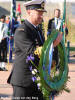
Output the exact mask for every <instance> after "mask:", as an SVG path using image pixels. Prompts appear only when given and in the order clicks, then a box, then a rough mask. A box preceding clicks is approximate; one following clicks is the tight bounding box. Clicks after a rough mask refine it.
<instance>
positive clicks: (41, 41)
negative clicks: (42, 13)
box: [36, 27, 43, 44]
mask: <svg viewBox="0 0 75 100" xmlns="http://www.w3.org/2000/svg"><path fill="white" fill-rule="evenodd" d="M36 29H37V31H38V35H39V37H40V40H41V43H42V44H43V40H42V37H41V35H40V32H39V30H38V27H36Z"/></svg>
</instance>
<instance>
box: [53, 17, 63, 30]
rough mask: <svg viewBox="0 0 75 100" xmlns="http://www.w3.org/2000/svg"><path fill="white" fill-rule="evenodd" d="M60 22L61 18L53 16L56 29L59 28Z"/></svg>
mask: <svg viewBox="0 0 75 100" xmlns="http://www.w3.org/2000/svg"><path fill="white" fill-rule="evenodd" d="M57 20H58V24H57ZM61 22H62V20H61V18H56V17H55V28H56V29H57V30H59V29H60V26H61Z"/></svg>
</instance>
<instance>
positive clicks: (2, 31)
mask: <svg viewBox="0 0 75 100" xmlns="http://www.w3.org/2000/svg"><path fill="white" fill-rule="evenodd" d="M3 24H4V27H3V29H2V25H3ZM7 36H8V26H7V24H6V23H2V22H0V42H1V41H2V39H3V38H6V37H7Z"/></svg>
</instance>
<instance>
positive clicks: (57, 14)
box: [54, 10, 60, 18]
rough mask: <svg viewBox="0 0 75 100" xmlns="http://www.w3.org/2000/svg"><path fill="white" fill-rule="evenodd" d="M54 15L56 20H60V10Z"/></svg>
mask: <svg viewBox="0 0 75 100" xmlns="http://www.w3.org/2000/svg"><path fill="white" fill-rule="evenodd" d="M54 14H55V17H56V18H59V17H60V11H59V10H55V13H54Z"/></svg>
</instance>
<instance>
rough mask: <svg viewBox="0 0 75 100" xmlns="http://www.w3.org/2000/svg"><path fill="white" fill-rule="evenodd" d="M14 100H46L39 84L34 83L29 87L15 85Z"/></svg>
mask: <svg viewBox="0 0 75 100" xmlns="http://www.w3.org/2000/svg"><path fill="white" fill-rule="evenodd" d="M12 100H45V99H43V95H42V93H41V91H40V90H38V88H37V85H36V84H35V83H34V84H32V85H30V86H28V87H20V86H13V97H12Z"/></svg>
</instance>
